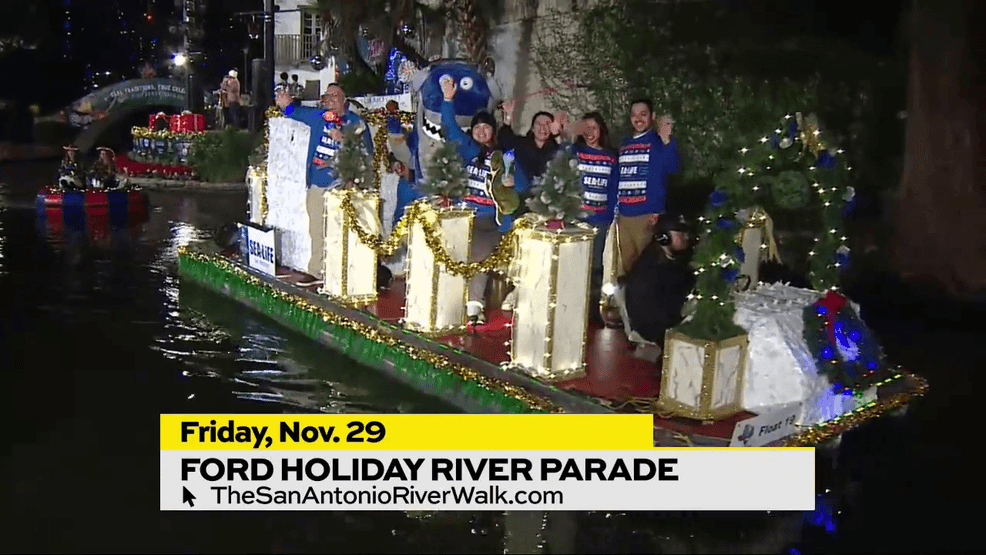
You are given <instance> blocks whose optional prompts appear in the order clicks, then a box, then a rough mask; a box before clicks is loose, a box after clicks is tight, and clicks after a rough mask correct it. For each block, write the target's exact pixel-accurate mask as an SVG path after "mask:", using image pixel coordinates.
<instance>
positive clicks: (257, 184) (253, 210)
mask: <svg viewBox="0 0 986 555" xmlns="http://www.w3.org/2000/svg"><path fill="white" fill-rule="evenodd" d="M266 180H267V179H266V176H265V175H264V171H263V168H258V167H256V166H250V167H249V168H247V175H246V185H247V197H248V201H247V206H248V207H249V212H250V223H252V224H256V225H264V204H265V203H266V199H265V198H264V195H265V193H264V188H265V185H266Z"/></svg>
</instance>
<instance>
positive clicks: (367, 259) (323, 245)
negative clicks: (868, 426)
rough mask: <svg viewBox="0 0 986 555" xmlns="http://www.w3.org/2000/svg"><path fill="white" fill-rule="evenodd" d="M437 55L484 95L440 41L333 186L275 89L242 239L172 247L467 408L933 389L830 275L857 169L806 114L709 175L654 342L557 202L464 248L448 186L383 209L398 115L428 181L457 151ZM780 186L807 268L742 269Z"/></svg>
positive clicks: (696, 427) (906, 394) (202, 278)
mask: <svg viewBox="0 0 986 555" xmlns="http://www.w3.org/2000/svg"><path fill="white" fill-rule="evenodd" d="M445 75H449V76H452V78H454V79H456V80H457V81H458V82H460V90H462V89H467V88H468V89H470V90H471V91H473V92H474V94H473V95H471V97H469V98H468V101H463V102H462V103H460V102H459V99H458V97H457V99H456V105H455V111H456V116H457V120H458V122H459V123H460V124H461V125H463V126H467V125H468V121H469V120H470V119H471V118H472V116H473V115H474V114H475V113H476V112H477V111H478V110H480V109H489V108H490V107H491V106H492V105H493V100H494V97H493V92H492V91H490V89H489V87H488V86H487V85H486V79H487V76H486V75H483V74H482V73H481V72H480V71H479V70H478V68H476V67H474V66H469V65H468V64H462V63H458V62H448V61H438V62H433V63H432V64H430V65H429V66H427V67H425V68H423V69H422V70H420V71H419V72H418V74H417V75H416V76H415V85H414V88H413V94H414V100H415V104H416V106H415V109H414V110H413V111H394V110H386V109H383V110H370V111H367V112H365V113H363V114H362V116H363V118H364V120H365V121H366V123H367V124H368V127H369V128H370V130H371V132H372V133H373V144H374V146H375V150H374V155H373V157H372V159H371V160H372V169H373V170H374V172H375V173H376V177H375V178H374V179H373V180H372V182H370V183H367V181H370V180H369V179H366V180H362V184H361V185H358V186H354V183H355V181H357V179H355V177H354V176H355V174H353V175H350V176H348V177H347V176H342V178H341V179H340V182H343V184H342V185H340V186H338V187H335V188H329V189H318V188H313V187H308V186H306V183H305V182H304V181H303V179H304V178H303V177H302V176H305V175H306V171H308V159H307V156H308V155H307V152H308V151H307V145H308V141H309V137H310V135H311V133H312V129H311V128H309V126H307V125H304V124H302V123H300V122H298V121H295V120H293V119H291V118H287V117H281V116H282V114H281V112H280V110H279V109H277V108H276V107H274V108H271V109H270V110H269V111H268V113H267V116H268V117H267V133H268V134H267V139H266V140H267V159H266V164H265V165H264V166H263V167H260V168H254V169H253V170H252V178H251V179H250V180H249V182H248V183H249V195H250V200H249V201H248V204H249V207H250V215H249V221H248V222H244V223H243V225H242V226H241V241H240V248H239V249H227V250H221V249H219V248H218V247H214V246H210V245H206V244H200V245H191V246H188V247H184V248H183V249H182V250H181V251H180V253H179V268H180V272H181V275H182V276H183V278H184V279H185V280H187V281H190V282H194V283H197V284H200V285H202V286H205V287H206V288H208V289H211V290H213V291H215V292H217V293H219V294H223V295H226V296H228V297H230V298H232V299H235V300H237V301H238V302H240V303H242V304H243V305H245V306H247V307H249V308H251V309H253V310H255V311H258V312H260V313H262V314H265V315H267V316H269V317H270V318H272V319H274V320H276V321H277V322H279V323H281V324H283V325H285V326H286V327H289V328H291V329H294V330H296V331H299V332H301V333H303V334H305V335H306V336H308V337H309V338H311V339H312V340H314V341H316V342H319V343H321V344H322V345H324V346H325V347H327V348H328V349H330V350H332V351H335V352H338V353H341V354H343V355H345V356H348V357H350V358H352V359H354V360H356V361H357V362H359V363H361V364H363V365H365V366H368V367H370V368H374V369H376V370H378V371H380V372H381V375H382V377H381V379H384V378H383V377H384V376H389V377H390V378H392V379H396V380H398V381H401V382H403V383H405V384H408V385H410V386H411V387H414V388H416V389H419V390H421V391H424V392H426V393H429V394H432V395H434V396H436V397H440V398H441V399H443V400H444V401H446V402H448V403H451V404H453V405H455V406H457V407H459V408H460V409H461V410H464V411H467V412H499V413H516V412H538V413H558V412H569V413H610V412H626V411H635V412H642V413H646V414H653V415H654V442H655V445H662V446H682V445H688V446H740V447H742V446H758V445H787V446H797V445H820V444H824V443H826V442H827V441H829V440H832V439H837V438H838V437H840V435H841V433H842V432H844V431H846V430H848V429H851V428H853V427H855V426H858V425H860V424H862V423H864V422H865V421H867V420H870V419H873V418H876V417H879V416H881V415H884V414H889V413H893V412H895V411H897V410H899V409H901V408H903V407H905V406H906V405H907V404H908V403H909V402H910V401H911V400H912V399H914V398H915V397H917V396H921V395H923V394H924V392H925V391H926V387H927V385H926V382H925V381H924V380H923V379H921V378H920V377H918V376H915V375H913V374H911V373H909V372H907V371H905V370H903V369H902V368H900V367H898V366H895V365H892V364H890V363H889V362H888V361H887V360H886V359H885V358H884V357H883V355H882V352H881V351H880V348H879V345H878V343H877V342H876V339H875V338H874V336H873V334H872V332H871V331H870V330H868V329H867V327H866V326H865V324H864V323H863V321H862V320H861V319H860V317H859V307H858V305H856V304H855V303H853V302H852V301H851V300H849V299H846V298H845V297H844V296H842V295H841V294H840V293H839V290H838V287H837V283H838V274H839V270H840V268H842V267H844V266H845V265H846V264H847V263H848V261H849V257H848V249H847V248H846V246H845V244H844V242H845V238H844V237H843V236H842V231H841V217H842V211H843V210H845V209H848V208H850V207H851V202H852V191H851V189H849V188H847V187H846V186H845V185H844V183H845V181H844V175H845V174H844V172H845V171H848V169H847V168H846V167H845V162H844V161H843V158H842V157H841V156H840V154H841V153H839V152H835V151H829V150H826V149H825V148H823V147H822V145H821V143H819V142H818V141H817V134H816V133H815V132H816V131H817V128H815V127H814V122H813V121H812V120H811V118H802V117H801V115H800V114H799V115H797V116H789V117H788V118H787V119H786V120H785V124H787V122H788V121H789V120H790V125H789V126H788V127H786V128H784V129H778V130H777V131H776V132H771V133H768V134H767V135H766V136H764V137H763V139H762V141H761V142H760V143H759V144H757V145H751V147H750V148H749V149H744V152H743V153H742V156H743V157H742V158H741V159H740V162H739V165H738V167H737V168H736V171H735V175H728V176H726V175H724V176H723V177H722V178H721V179H718V180H717V188H716V190H715V191H714V192H713V194H712V196H711V197H710V200H709V204H708V208H707V211H706V213H705V215H704V216H703V217H702V222H701V223H702V225H703V226H704V227H703V229H702V231H701V232H700V237H701V242H700V244H699V247H698V249H697V250H696V252H695V258H694V266H695V271H696V273H697V275H698V281H697V286H696V288H695V291H694V292H693V294H692V302H691V303H689V305H688V306H687V307H686V313H687V317H686V319H685V321H684V322H683V323H682V324H681V325H679V326H678V327H676V328H674V329H672V330H669V332H668V334H667V337H666V340H665V343H664V345H663V347H664V348H663V351H664V356H663V360H660V361H658V363H657V364H655V363H652V362H650V361H648V360H644V359H641V358H637V357H635V356H634V355H633V345H632V344H631V343H630V342H629V341H628V339H627V336H626V334H625V333H624V331H623V330H618V329H610V328H604V327H598V326H596V325H594V324H592V323H590V322H589V321H588V311H587V308H588V283H589V265H590V257H591V254H590V253H591V246H590V245H591V237H592V233H593V230H592V229H591V228H588V226H585V225H584V224H579V223H578V222H575V221H572V219H571V218H570V217H569V216H570V214H568V211H567V210H565V209H560V208H558V207H559V206H562V204H556V203H555V202H554V201H552V202H549V203H548V204H549V205H548V206H544V207H542V208H545V210H534V209H533V208H536V206H533V205H532V212H531V213H529V214H526V215H524V216H523V217H518V218H516V219H515V220H514V221H513V225H512V228H511V229H510V230H509V231H507V232H506V233H504V234H503V236H502V239H501V241H500V243H499V245H498V246H497V247H496V248H495V250H494V251H493V253H492V254H491V255H490V256H489V257H488V258H487V259H485V260H481V261H476V262H470V261H469V258H468V256H467V253H468V252H469V248H470V246H471V240H472V220H473V213H472V211H471V210H470V209H469V208H467V207H466V206H465V205H462V204H461V203H459V202H457V199H456V198H455V194H454V193H450V192H448V191H452V190H454V188H455V187H454V183H446V186H447V194H444V195H442V194H440V195H432V196H429V197H426V198H423V199H420V200H418V201H416V202H414V203H412V204H410V205H409V206H408V207H407V208H406V209H405V211H404V215H403V217H402V218H401V219H400V220H399V221H398V222H397V223H396V224H395V225H394V226H393V227H392V229H390V228H389V226H387V225H384V222H386V221H387V220H388V216H389V215H392V214H393V210H392V208H391V209H390V211H389V212H388V211H387V207H386V204H387V203H386V202H384V203H381V202H380V199H381V198H385V197H388V196H392V191H390V192H388V191H387V189H389V188H391V187H389V186H386V185H384V186H382V183H383V178H382V175H383V173H382V172H383V168H384V160H385V159H386V158H385V156H386V152H387V145H388V144H389V143H391V142H392V139H393V138H394V137H395V135H401V134H405V136H407V137H410V138H412V139H414V140H412V141H409V142H411V143H412V144H413V145H414V150H413V152H412V156H413V159H414V165H415V167H416V169H418V170H419V171H420V170H428V171H421V175H423V176H424V177H423V179H424V180H425V181H426V182H427V181H429V180H430V179H431V180H433V179H435V177H434V175H435V173H436V171H435V168H441V167H442V166H443V164H444V165H445V166H448V165H449V164H450V162H449V160H447V159H446V158H447V157H448V155H447V152H448V149H443V143H444V138H443V137H442V133H441V124H440V119H439V114H438V110H437V107H436V106H435V105H434V104H435V101H436V99H440V98H441V95H440V92H439V90H438V88H437V87H438V81H439V77H441V76H445ZM465 79H468V83H467V82H466V81H465ZM463 84H468V85H469V87H464V86H462V85H463ZM398 142H399V141H398ZM436 157H437V158H436ZM368 158H369V157H368ZM556 163H559V164H561V165H568V162H567V161H566V160H563V159H557V160H556ZM731 171H732V170H731ZM438 173H441V172H438ZM347 175H348V174H347ZM548 175H549V176H553V177H549V178H545V179H542V180H540V181H538V182H537V183H536V187H537V189H536V190H535V191H536V193H535V195H534V196H535V197H537V198H541V199H545V200H546V201H547V200H550V197H552V196H555V197H558V198H562V197H565V196H571V195H573V193H572V191H571V188H570V185H571V183H568V182H566V179H565V177H564V172H562V171H559V172H555V173H552V172H548ZM445 181H448V179H445ZM789 190H797V192H798V194H801V195H803V196H805V197H806V198H810V199H812V202H814V203H815V204H817V206H818V207H819V217H820V218H821V220H822V222H823V223H824V224H825V232H826V233H824V234H823V235H822V236H821V237H819V238H818V240H817V241H816V242H815V246H814V247H813V250H812V253H811V278H812V283H813V287H814V288H813V289H798V288H794V287H791V286H788V285H785V284H769V285H763V284H760V283H759V280H758V279H757V277H756V268H757V266H758V261H760V260H763V259H765V258H767V257H770V256H776V252H775V251H776V248H775V247H774V246H773V232H772V228H771V221H770V217H769V215H768V214H767V213H766V212H765V211H764V210H763V209H760V208H758V206H759V205H758V198H759V196H758V195H759V194H760V192H771V191H774V192H775V193H776V192H777V191H789ZM578 194H580V193H578ZM534 204H536V203H534ZM381 205H383V206H384V210H383V211H382V213H381V210H380V206H381ZM402 245H404V246H407V247H408V250H409V256H408V257H407V261H406V268H407V271H406V273H405V274H404V275H403V277H398V278H395V279H394V281H393V283H392V284H391V285H390V287H388V288H384V289H373V288H372V284H373V283H374V282H375V279H374V278H375V273H374V272H375V270H376V268H377V267H378V264H379V263H380V262H381V261H384V260H390V259H391V258H392V257H393V256H394V255H395V253H397V252H398V251H399V249H400V248H401V246H402ZM313 268H317V270H315V271H313ZM741 271H742V272H743V274H741ZM479 272H498V273H500V274H501V275H503V276H505V277H506V278H507V279H509V280H510V281H511V283H512V284H513V285H514V286H515V287H516V289H517V301H516V304H515V306H514V307H513V311H512V313H506V314H503V316H507V317H509V319H510V321H511V325H508V326H505V327H501V328H488V329H482V330H479V331H477V330H476V329H475V328H473V329H470V328H469V327H468V326H467V321H466V315H465V314H466V313H465V311H464V310H463V306H462V305H463V304H464V302H465V299H466V296H465V293H464V290H465V289H466V285H465V284H466V283H467V282H468V280H469V279H470V278H471V277H472V276H474V275H476V274H477V273H479ZM742 275H745V276H746V278H747V279H746V280H745V281H746V283H745V285H743V286H739V285H738V282H740V281H744V280H742V279H739V278H741V276H742ZM356 276H358V278H357V279H355V280H354V277H356ZM353 283H356V285H357V286H358V287H363V288H364V289H365V290H363V289H361V290H358V291H357V290H356V289H354V288H353V286H352V285H350V284H353ZM368 285H370V287H369V288H367V286H368ZM492 312H494V313H496V312H498V311H497V310H492ZM487 314H488V316H489V315H490V311H488V312H487Z"/></svg>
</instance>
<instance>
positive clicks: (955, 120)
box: [891, 0, 986, 295]
mask: <svg viewBox="0 0 986 555" xmlns="http://www.w3.org/2000/svg"><path fill="white" fill-rule="evenodd" d="M983 11H984V9H983V4H982V3H979V2H939V1H931V0H914V4H913V12H912V23H911V24H912V27H911V35H910V43H911V52H910V71H909V77H908V81H907V85H908V91H907V92H908V98H907V123H906V126H907V131H906V135H905V144H906V147H905V148H906V154H905V159H906V161H907V162H906V164H905V165H904V171H903V174H902V179H903V180H902V183H901V189H900V197H899V204H898V207H897V212H896V221H895V231H894V236H893V238H892V242H891V246H892V259H893V265H894V267H895V269H897V270H898V271H899V272H900V273H901V274H902V277H904V278H905V279H911V280H917V281H924V282H930V283H933V284H935V285H938V286H941V287H944V288H945V289H946V290H948V291H949V292H950V293H953V294H976V293H978V294H980V295H981V294H982V293H983V292H984V291H986V228H984V227H983V226H982V223H981V220H982V214H983V213H984V211H986V187H984V186H983V179H984V178H983V175H984V171H986V152H983V150H984V149H983V145H984V143H983V135H984V133H986V114H984V113H983V111H982V108H981V102H982V98H983V92H984V79H983V72H982V66H981V63H982V62H981V60H982V59H983V56H984V52H983V34H982V33H981V32H980V31H979V30H978V29H977V28H976V27H974V26H973V21H975V19H974V16H975V14H977V13H979V14H980V15H982V12H983Z"/></svg>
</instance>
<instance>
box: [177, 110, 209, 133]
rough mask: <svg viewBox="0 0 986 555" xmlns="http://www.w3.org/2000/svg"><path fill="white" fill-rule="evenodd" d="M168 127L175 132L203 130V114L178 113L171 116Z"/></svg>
mask: <svg viewBox="0 0 986 555" xmlns="http://www.w3.org/2000/svg"><path fill="white" fill-rule="evenodd" d="M170 129H171V131H173V132H175V133H190V132H193V131H205V116H203V115H202V114H178V115H176V116H171V122H170Z"/></svg>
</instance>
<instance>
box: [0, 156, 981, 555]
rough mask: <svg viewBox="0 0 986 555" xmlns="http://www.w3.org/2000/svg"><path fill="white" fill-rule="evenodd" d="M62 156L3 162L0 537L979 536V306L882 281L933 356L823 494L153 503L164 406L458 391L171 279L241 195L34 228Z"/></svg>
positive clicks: (748, 547)
mask: <svg viewBox="0 0 986 555" xmlns="http://www.w3.org/2000/svg"><path fill="white" fill-rule="evenodd" d="M53 167H54V166H53V165H52V164H39V163H21V164H11V165H7V166H3V167H0V184H2V187H3V190H2V191H0V198H2V199H3V203H4V204H5V208H3V209H0V295H2V296H3V297H2V299H3V300H2V301H0V321H2V328H0V329H2V336H0V337H2V338H0V348H2V349H3V351H2V352H3V355H4V356H3V358H2V361H3V363H2V368H3V369H4V370H5V372H4V376H3V377H4V381H5V382H6V383H5V385H6V387H5V391H6V392H7V395H6V398H5V399H4V401H5V403H4V405H5V407H6V409H7V414H8V416H7V422H6V427H5V441H4V447H5V449H4V452H3V455H4V456H3V472H4V474H5V475H6V476H8V477H9V479H8V480H5V489H4V498H5V499H7V500H8V506H9V510H8V511H5V516H4V518H3V519H2V521H3V530H2V531H0V546H2V547H3V548H4V549H3V550H4V551H9V552H23V551H28V552H41V551H45V552H54V551H58V552H81V551H85V552H117V551H131V552H133V551H136V552H241V551H251V552H277V553H281V552H287V553H292V552H347V553H348V552H353V553H355V552H360V553H375V552H381V553H385V552H386V553H418V552H439V553H443V552H469V553H503V552H505V550H506V551H508V552H510V553H530V552H536V550H537V549H538V546H539V545H542V542H543V546H542V549H543V552H549V553H571V552H578V553H726V552H733V553H793V552H800V553H839V552H883V551H897V552H901V551H903V552H929V551H939V550H942V549H954V548H961V547H964V546H972V545H974V544H973V543H971V540H970V538H972V537H973V533H974V532H976V531H977V530H975V528H974V527H975V525H976V524H977V521H978V518H973V516H972V515H974V514H975V509H974V507H975V506H977V505H976V504H974V503H975V502H976V501H978V499H979V490H980V489H981V488H980V487H977V486H978V485H979V484H980V483H981V479H980V478H979V477H978V475H977V474H974V473H973V469H978V468H979V467H980V466H981V465H980V464H978V460H977V457H976V456H975V454H978V452H979V451H981V449H980V448H978V446H976V447H972V446H974V445H975V444H976V443H978V441H979V434H978V433H976V432H977V431H978V430H977V427H975V426H973V425H972V424H973V423H974V419H975V418H977V417H979V412H978V411H975V410H973V407H975V406H977V405H978V404H980V403H979V401H978V398H979V397H980V395H981V393H980V392H981V391H982V389H981V387H980V384H981V382H982V380H981V378H980V377H979V373H980V372H982V371H984V370H986V366H984V364H983V362H984V360H983V357H982V355H981V354H979V352H980V351H979V349H980V347H979V344H981V343H982V342H981V339H980V338H981V335H975V334H974V333H972V332H970V331H969V330H971V329H976V328H974V326H975V325H976V322H978V321H981V319H982V317H983V316H984V315H986V312H984V311H982V310H981V309H976V307H969V306H947V305H943V304H942V303H941V302H940V301H939V300H936V299H923V298H921V297H920V296H919V295H918V294H917V293H915V292H913V291H907V290H905V289H902V288H900V287H896V288H895V287H892V286H891V285H889V284H888V283H889V282H883V281H881V282H876V281H871V282H860V283H858V284H857V285H856V287H855V289H854V290H853V291H852V293H853V296H854V298H856V299H857V300H858V301H860V302H861V304H862V305H863V308H864V314H865V316H866V318H867V320H868V321H869V322H870V323H871V324H872V325H873V326H874V328H876V330H877V332H878V334H879V335H880V338H881V340H882V342H883V343H884V345H885V347H886V349H887V351H888V354H889V355H890V356H891V357H892V358H893V359H894V360H897V361H900V362H906V363H907V364H908V366H909V367H910V368H911V369H912V370H913V371H916V372H918V373H921V374H922V375H925V376H927V377H928V378H929V379H930V380H931V388H932V389H931V394H930V395H929V396H928V397H927V398H926V399H924V400H921V401H919V402H917V403H916V404H915V405H913V406H912V408H911V409H910V410H909V411H908V412H907V413H906V414H905V415H903V416H899V417H890V418H884V419H881V420H879V421H876V422H873V423H871V424H870V425H868V426H866V427H865V428H863V429H860V430H857V431H854V432H851V433H849V434H846V435H845V437H844V439H843V441H842V444H841V448H840V450H839V452H838V453H834V454H833V453H826V452H819V454H818V459H817V461H818V462H817V469H818V482H817V484H818V486H817V487H818V493H819V508H818V510H817V511H816V512H815V513H809V514H788V513H785V514H780V513H773V514H763V513H745V514H742V513H736V514H702V513H691V514H682V513H630V514H626V513H621V514H606V513H589V514H575V513H550V514H548V515H544V514H542V513H512V514H503V513H447V514H439V515H433V516H429V515H417V514H416V515H407V514H404V513H400V512H391V513H367V512H304V513H300V512H297V513H296V512H284V513H275V512H272V513H211V514H205V513H194V514H193V513H161V512H160V511H159V510H158V502H159V499H158V480H157V476H158V472H159V463H158V460H159V459H158V456H159V455H158V453H159V451H158V447H159V437H158V427H159V422H158V415H159V414H161V413H175V412H198V413H203V412H205V413H235V412H244V413H252V412H271V413H280V412H319V411H321V412H328V413H346V412H361V413H368V412H407V413H416V412H417V413H420V412H431V413H435V412H454V409H453V408H451V407H448V406H445V405H443V404H442V403H441V402H440V401H438V400H435V399H431V398H427V397H423V396H421V395H419V394H417V393H415V392H414V391H412V390H409V389H407V388H405V387H403V386H401V385H400V384H396V383H393V382H389V381H387V380H386V379H384V378H382V377H381V376H379V375H378V374H376V373H375V372H374V371H372V370H369V369H365V368H361V367H359V366H357V365H355V364H351V363H349V362H347V361H346V360H344V359H341V358H339V357H335V356H331V353H328V352H327V351H325V350H324V349H321V348H319V347H315V346H312V345H311V344H310V343H309V342H308V341H306V340H305V339H304V338H302V337H300V336H297V335H295V334H293V333H292V332H289V331H287V330H285V329H283V328H281V327H279V326H277V325H276V324H274V323H273V322H271V321H268V320H266V319H265V318H263V317H260V316H257V315H255V314H253V313H251V312H248V311H246V310H244V309H242V308H240V307H239V306H238V305H236V304H234V303H232V302H230V301H228V300H226V299H224V298H222V297H219V296H217V295H214V294H211V293H208V292H205V291H203V290H201V289H198V288H197V287H195V286H189V285H180V284H179V281H178V279H177V276H176V272H175V253H176V249H177V247H178V246H179V245H180V244H183V243H185V242H188V241H191V240H195V239H198V238H209V237H210V236H211V234H212V233H213V231H212V230H215V229H218V228H219V227H220V226H221V225H223V224H225V223H228V222H230V221H234V220H236V219H240V218H243V216H244V215H245V210H246V208H245V206H246V198H245V195H242V194H240V195H236V194H222V195H205V194H187V193H186V194H185V195H181V194H177V193H176V194H164V193H158V194H155V193H152V194H151V205H152V210H151V212H150V214H149V219H148V221H147V222H145V223H141V224H137V225H134V226H133V227H132V228H131V229H126V227H124V228H123V229H119V230H116V231H113V232H109V233H105V234H101V233H99V232H98V230H94V229H92V227H93V226H92V222H90V229H88V230H86V231H85V232H82V233H78V232H76V233H72V232H63V233H60V234H58V235H57V236H54V237H52V236H49V235H50V234H49V233H47V230H46V228H45V227H44V226H43V225H42V226H41V227H40V228H39V226H38V220H37V218H36V216H35V213H34V210H33V197H34V194H35V192H36V191H37V188H38V187H39V186H40V185H42V184H43V182H44V180H45V179H46V178H47V177H48V176H50V175H51V174H52V171H53ZM42 224H43V222H42ZM979 328H980V329H981V328H982V326H981V325H979ZM976 331H978V329H977V330H976ZM977 342H979V344H977ZM722 471H723V472H726V473H728V472H729V471H730V470H729V469H728V468H724V469H722ZM736 479H743V477H742V476H737V477H736ZM970 501H971V502H973V503H970ZM542 527H545V529H544V531H542Z"/></svg>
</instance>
